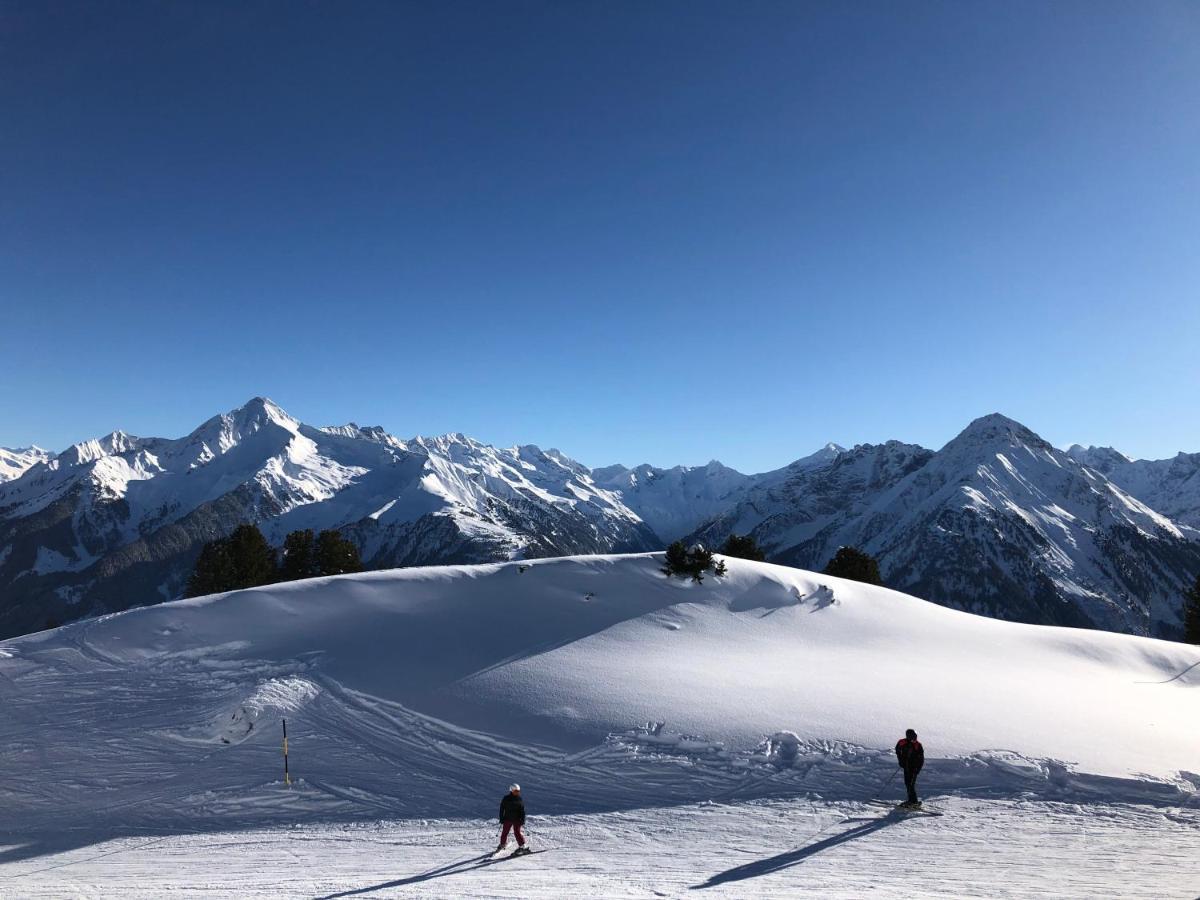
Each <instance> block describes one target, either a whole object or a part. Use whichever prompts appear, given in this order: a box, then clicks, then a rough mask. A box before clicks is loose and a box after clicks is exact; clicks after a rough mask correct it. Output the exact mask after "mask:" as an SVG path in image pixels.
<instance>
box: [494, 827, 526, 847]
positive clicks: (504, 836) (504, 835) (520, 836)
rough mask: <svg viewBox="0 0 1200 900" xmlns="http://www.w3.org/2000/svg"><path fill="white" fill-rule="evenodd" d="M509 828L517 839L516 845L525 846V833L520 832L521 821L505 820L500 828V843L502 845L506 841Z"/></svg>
mask: <svg viewBox="0 0 1200 900" xmlns="http://www.w3.org/2000/svg"><path fill="white" fill-rule="evenodd" d="M510 828H511V829H512V833H513V835H514V836H515V837H516V839H517V846H518V847H524V846H525V835H523V834H521V823H520V822H505V823H504V827H503V828H501V829H500V844H501V845H504V844H507V843H508V830H509V829H510Z"/></svg>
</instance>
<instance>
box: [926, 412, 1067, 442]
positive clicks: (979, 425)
mask: <svg viewBox="0 0 1200 900" xmlns="http://www.w3.org/2000/svg"><path fill="white" fill-rule="evenodd" d="M968 443H969V444H972V445H976V446H978V445H980V444H1002V445H1005V446H1009V447H1027V448H1029V449H1033V450H1053V449H1054V448H1053V447H1052V446H1051V445H1050V443H1049V442H1048V441H1046V440H1045V439H1043V438H1042V437H1041V436H1040V435H1037V434H1035V433H1034V432H1033V431H1031V430H1030V429H1029V428H1027V427H1026V426H1024V425H1022V424H1021V423H1020V422H1018V421H1016V420H1015V419H1010V418H1009V417H1008V416H1005V415H1001V414H1000V413H992V414H991V415H987V416H981V417H980V418H978V419H976V420H975V421H973V422H972V423H971V424H970V425H968V426H967V427H966V428H964V429H963V430H962V431H961V432H960V433H959V435H958V436H957V437H956V438H954V439H953V440H952V441H950V443H949V444H947V445H946V447H947V448H949V447H950V446H952V445H955V444H968Z"/></svg>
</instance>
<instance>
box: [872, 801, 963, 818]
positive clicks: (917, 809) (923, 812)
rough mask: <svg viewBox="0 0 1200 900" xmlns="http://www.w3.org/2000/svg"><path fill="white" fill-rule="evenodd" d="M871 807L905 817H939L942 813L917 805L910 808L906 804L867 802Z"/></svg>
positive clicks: (938, 810)
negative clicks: (881, 808)
mask: <svg viewBox="0 0 1200 900" xmlns="http://www.w3.org/2000/svg"><path fill="white" fill-rule="evenodd" d="M867 802H868V803H869V804H871V805H872V806H882V807H884V808H885V809H890V810H891V811H892V812H897V813H904V814H905V815H913V816H941V815H944V813H943V812H942V811H941V810H940V809H930V808H929V807H928V806H922V805H921V804H917V805H916V806H910V805H909V804H907V803H892V802H891V801H889V800H868V801H867Z"/></svg>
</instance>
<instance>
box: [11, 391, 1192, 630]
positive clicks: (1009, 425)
mask: <svg viewBox="0 0 1200 900" xmlns="http://www.w3.org/2000/svg"><path fill="white" fill-rule="evenodd" d="M1198 471H1200V454H1196V455H1193V456H1188V455H1186V454H1181V455H1180V456H1179V457H1177V458H1176V459H1175V460H1165V461H1162V462H1144V461H1137V462H1134V461H1131V460H1129V459H1127V458H1126V457H1124V456H1122V455H1120V454H1118V453H1116V452H1115V451H1104V450H1097V449H1095V448H1089V449H1087V450H1084V449H1083V448H1079V447H1073V448H1072V449H1071V450H1069V451H1066V452H1063V451H1059V450H1056V449H1055V448H1053V447H1051V446H1050V445H1049V444H1048V443H1046V442H1045V441H1044V440H1042V439H1041V438H1039V437H1038V436H1037V435H1036V434H1034V433H1033V432H1031V431H1029V430H1028V429H1027V428H1025V427H1024V426H1022V425H1020V424H1019V423H1016V422H1014V421H1012V420H1010V419H1007V418H1005V417H1003V416H999V415H992V416H986V417H984V418H981V419H978V420H976V421H975V422H973V423H971V424H970V425H969V426H968V427H967V428H966V429H965V430H964V431H963V432H962V434H960V435H959V436H958V437H956V438H955V439H954V440H952V441H951V442H950V443H949V444H947V445H946V446H945V447H944V448H942V449H941V450H940V451H937V452H934V451H931V450H927V449H925V448H922V447H919V446H916V445H912V444H904V443H900V442H897V441H889V442H887V443H884V444H880V445H870V444H863V445H859V446H856V447H852V448H849V449H846V448H843V447H840V446H838V445H836V444H828V445H826V446H825V447H823V448H821V449H820V450H818V451H817V452H816V453H813V454H811V455H808V456H805V457H803V458H801V459H799V460H797V461H796V462H794V463H792V464H790V465H788V466H786V467H784V468H782V469H779V470H777V471H773V472H767V473H762V474H757V475H745V474H742V473H740V472H737V471H735V470H733V469H730V468H728V467H726V466H723V465H721V464H720V463H719V462H715V461H714V462H712V463H709V464H708V465H706V466H699V467H684V466H676V467H675V468H671V469H660V468H655V467H652V466H649V465H642V466H638V467H636V468H632V469H630V468H626V467H624V466H609V467H606V468H599V469H589V468H588V467H586V466H584V465H582V464H580V463H578V462H576V461H574V460H572V459H570V458H568V457H567V456H565V455H563V454H562V453H560V452H559V451H557V450H542V449H540V448H538V447H535V446H531V445H527V446H519V447H511V448H497V447H493V446H490V445H487V444H483V443H480V442H478V441H475V440H473V439H471V438H468V437H466V436H464V435H461V434H448V435H443V436H441V437H435V438H425V437H415V438H412V439H408V440H402V439H400V438H397V437H394V436H393V435H390V434H388V433H386V432H385V431H384V430H383V429H381V428H378V427H360V426H358V425H354V424H349V425H343V426H337V427H326V428H316V427H312V426H309V425H305V424H303V423H301V422H299V421H297V420H296V419H294V418H292V417H291V416H289V415H288V414H287V413H286V412H284V411H283V410H282V409H280V408H279V407H278V406H276V405H275V404H273V403H271V402H270V401H269V400H266V399H263V398H255V399H254V400H251V401H250V402H249V403H247V404H246V405H245V406H243V407H240V408H239V409H236V410H233V411H231V412H229V413H226V414H224V415H219V416H215V417H213V418H212V419H210V420H208V421H207V422H205V423H204V424H202V425H201V426H200V427H199V428H197V429H196V430H195V431H193V432H192V433H191V434H189V435H187V436H186V437H183V438H180V439H164V438H140V437H134V436H131V435H128V434H125V433H124V432H120V431H116V432H113V433H112V434H109V435H107V436H105V437H103V438H99V439H95V440H90V441H86V442H84V443H81V444H77V445H75V446H72V447H70V448H68V449H67V450H65V451H63V452H62V453H58V454H52V453H47V452H45V451H42V450H38V449H37V448H32V449H30V450H27V451H4V452H3V455H0V473H3V474H0V635H12V634H18V633H22V632H27V631H31V630H36V629H38V628H42V627H45V626H46V625H47V624H55V623H58V622H62V621H67V620H71V619H76V618H79V617H82V616H88V615H95V614H98V613H103V612H109V611H115V610H120V609H125V608H128V607H130V606H140V605H146V604H148V603H155V602H160V601H162V600H169V599H172V598H175V597H178V596H179V595H180V594H181V592H182V590H183V587H184V584H185V582H186V578H187V575H188V573H189V572H190V569H191V566H192V563H193V561H194V559H195V556H196V554H197V553H198V552H199V548H200V547H201V546H202V544H203V543H204V542H205V541H207V540H211V539H213V538H215V537H218V536H220V535H223V534H226V533H228V532H229V531H230V530H232V529H233V528H234V527H235V526H236V525H238V524H239V523H241V522H243V521H253V522H257V523H259V525H260V527H261V528H262V529H263V531H264V533H266V534H267V536H268V538H269V539H270V540H272V541H273V542H275V543H277V544H278V543H281V542H282V539H283V536H284V535H285V534H286V533H287V532H289V531H291V530H294V529H298V528H314V529H322V528H339V529H341V530H342V531H343V533H345V534H346V535H347V536H348V537H350V538H351V539H352V540H354V541H355V542H356V543H357V544H358V545H359V547H360V549H361V551H362V554H363V558H364V560H365V561H366V562H367V564H368V565H369V566H370V567H372V568H388V567H393V566H411V565H428V564H447V563H450V564H453V563H477V562H488V561H495V560H504V559H514V558H534V557H547V556H559V555H565V554H579V553H611V552H636V551H645V550H653V549H658V548H661V547H662V546H664V545H665V544H666V543H667V542H669V541H671V540H674V539H677V538H685V539H688V540H697V539H698V540H702V541H704V542H705V543H709V544H718V543H720V542H721V541H722V540H724V538H725V537H727V536H728V535H729V534H731V533H739V534H747V533H748V534H751V535H753V536H754V537H755V538H756V539H757V540H758V541H759V543H760V544H761V545H762V546H763V547H764V549H766V550H767V552H768V555H769V558H770V559H772V560H774V561H778V562H784V563H788V564H791V565H797V566H801V567H805V568H818V569H819V568H820V567H821V566H823V565H824V563H825V562H826V561H827V560H828V559H829V557H831V556H832V555H833V553H834V552H835V551H836V550H837V548H838V547H839V546H841V545H844V544H853V545H857V546H861V547H863V548H864V549H866V550H867V551H868V552H871V553H872V554H874V555H876V556H877V557H878V559H879V561H880V565H881V569H882V571H883V574H884V577H885V579H886V580H887V581H888V583H889V584H890V585H893V586H895V587H897V588H901V589H903V590H906V591H909V592H911V593H915V594H917V595H919V596H922V597H926V598H928V599H931V600H934V601H936V602H938V603H942V604H944V605H948V606H955V607H960V608H965V609H968V610H971V611H976V612H982V613H986V614H988V615H993V616H997V617H1001V618H1009V619H1016V620H1021V621H1029V622H1043V623H1056V624H1071V625H1081V626H1092V627H1101V628H1106V629H1112V630H1118V631H1128V632H1133V633H1152V634H1162V635H1172V634H1174V633H1176V629H1178V627H1179V624H1180V606H1181V598H1182V594H1183V592H1184V590H1185V587H1186V585H1187V584H1188V583H1189V582H1190V580H1191V579H1194V578H1195V576H1196V575H1197V574H1198V573H1200V531H1198V530H1197V529H1198V528H1200V475H1198V474H1197V473H1198Z"/></svg>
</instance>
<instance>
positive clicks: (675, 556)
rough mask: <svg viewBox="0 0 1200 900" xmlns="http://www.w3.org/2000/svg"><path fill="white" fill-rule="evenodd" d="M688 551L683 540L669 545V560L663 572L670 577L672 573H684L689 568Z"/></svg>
mask: <svg viewBox="0 0 1200 900" xmlns="http://www.w3.org/2000/svg"><path fill="white" fill-rule="evenodd" d="M687 558H688V552H687V547H685V546H684V545H683V541H675V542H673V543H672V544H671V545H670V546H669V547H667V560H666V564H665V565H664V566H663V568H662V572H663V574H664V575H666V576H667V577H668V578H669V577H670V576H672V575H682V574H683V573H684V570H685V569H686V568H687Z"/></svg>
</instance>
